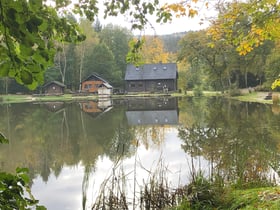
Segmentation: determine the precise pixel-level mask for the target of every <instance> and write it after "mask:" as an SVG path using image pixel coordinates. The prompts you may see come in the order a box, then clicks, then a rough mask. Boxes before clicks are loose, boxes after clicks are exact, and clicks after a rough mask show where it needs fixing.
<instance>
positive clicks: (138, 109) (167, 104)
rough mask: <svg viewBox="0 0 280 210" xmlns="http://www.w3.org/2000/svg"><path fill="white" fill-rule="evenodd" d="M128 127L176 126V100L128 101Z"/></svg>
mask: <svg viewBox="0 0 280 210" xmlns="http://www.w3.org/2000/svg"><path fill="white" fill-rule="evenodd" d="M126 118H127V120H128V124H129V125H177V124H178V118H179V116H178V105H177V99H176V98H154V99H133V100H129V101H128V110H127V111H126Z"/></svg>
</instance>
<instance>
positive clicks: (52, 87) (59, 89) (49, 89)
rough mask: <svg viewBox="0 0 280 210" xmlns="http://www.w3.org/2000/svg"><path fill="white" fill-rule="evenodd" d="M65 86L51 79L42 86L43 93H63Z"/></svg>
mask: <svg viewBox="0 0 280 210" xmlns="http://www.w3.org/2000/svg"><path fill="white" fill-rule="evenodd" d="M65 87H66V86H65V85H64V84H63V83H61V82H58V81H51V82H48V83H47V84H45V85H44V86H43V93H44V94H46V95H63V94H64V89H65Z"/></svg>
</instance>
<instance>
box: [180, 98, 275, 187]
mask: <svg viewBox="0 0 280 210" xmlns="http://www.w3.org/2000/svg"><path fill="white" fill-rule="evenodd" d="M209 102H210V103H209ZM209 102H208V104H211V106H207V107H205V109H207V110H208V112H207V114H205V115H204V116H203V118H202V119H204V121H200V120H199V118H196V119H195V120H194V121H195V122H197V123H194V124H192V125H191V126H189V127H182V128H180V129H179V136H180V138H181V139H182V140H183V142H184V143H183V145H182V147H183V148H184V150H185V151H186V152H188V153H190V154H191V155H192V156H200V155H201V156H203V157H204V158H206V159H208V160H209V161H211V162H214V164H215V170H216V171H215V172H216V173H219V174H220V175H222V176H223V177H224V178H227V179H232V180H240V181H242V182H244V181H254V180H261V179H263V178H264V176H265V174H266V173H267V172H268V170H269V168H270V166H271V164H272V163H274V165H275V162H277V163H278V165H279V163H280V157H279V156H278V157H276V155H275V154H277V152H278V148H277V144H278V139H279V138H275V133H279V132H277V131H276V129H273V127H272V126H271V123H270V121H271V119H274V118H275V116H273V115H271V112H270V111H269V109H267V108H269V107H266V106H260V105H258V104H247V103H234V102H228V101H221V100H210V101H209ZM264 113H265V114H264ZM198 116H200V115H198ZM200 117H201V116H200Z"/></svg>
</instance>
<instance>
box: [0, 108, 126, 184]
mask: <svg viewBox="0 0 280 210" xmlns="http://www.w3.org/2000/svg"><path fill="white" fill-rule="evenodd" d="M3 106H4V105H3ZM6 106H7V109H8V111H9V112H6V109H1V110H0V114H1V118H0V126H1V132H3V133H4V134H5V135H7V136H8V134H9V133H10V136H9V139H10V140H11V142H13V144H9V145H3V146H1V147H0V162H3V164H2V165H1V168H3V170H5V171H7V172H13V171H14V170H15V168H16V167H17V166H22V167H28V168H29V169H30V173H32V174H31V177H34V176H35V175H36V174H41V176H42V177H43V179H44V180H45V181H47V180H48V177H49V175H50V173H54V174H55V176H58V175H59V174H60V172H61V169H62V167H63V166H64V165H76V164H78V163H80V162H82V164H83V165H85V166H88V167H89V168H92V169H94V165H95V162H96V160H97V158H98V157H99V156H100V155H111V147H112V145H113V142H114V138H116V133H118V132H124V133H123V134H121V135H120V137H119V138H120V139H122V140H125V138H123V137H125V136H126V135H128V136H127V137H126V139H129V134H125V132H126V131H127V130H128V129H126V127H125V125H124V127H123V125H120V124H121V122H122V119H123V118H124V112H123V110H122V109H119V108H116V109H112V110H111V111H110V112H107V113H105V114H104V115H102V117H99V118H98V119H94V118H92V117H91V116H90V115H86V114H81V109H80V107H79V106H78V105H77V104H75V103H73V104H66V105H65V109H64V110H60V111H58V112H50V111H48V110H47V109H44V106H41V105H39V104H36V105H34V104H12V105H5V108H6ZM7 113H8V114H9V115H8V114H7ZM7 120H8V121H7ZM7 122H9V123H7ZM123 124H124V123H123ZM9 127H10V132H8V131H9V129H8V128H9ZM122 129H124V131H122ZM126 144H129V141H128V142H127V143H126ZM112 158H113V157H112ZM8 159H9V160H13V161H7V160H8Z"/></svg>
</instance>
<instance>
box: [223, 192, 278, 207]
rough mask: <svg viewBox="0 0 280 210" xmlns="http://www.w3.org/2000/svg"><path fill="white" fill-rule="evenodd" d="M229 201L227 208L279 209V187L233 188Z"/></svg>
mask: <svg viewBox="0 0 280 210" xmlns="http://www.w3.org/2000/svg"><path fill="white" fill-rule="evenodd" d="M230 197H231V202H230V205H229V206H228V208H227V209H229V210H231V209H232V210H233V209H244V210H245V209H246V210H253V209H272V210H273V209H280V188H279V187H265V188H254V189H247V190H234V191H232V192H231V193H230Z"/></svg>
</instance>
